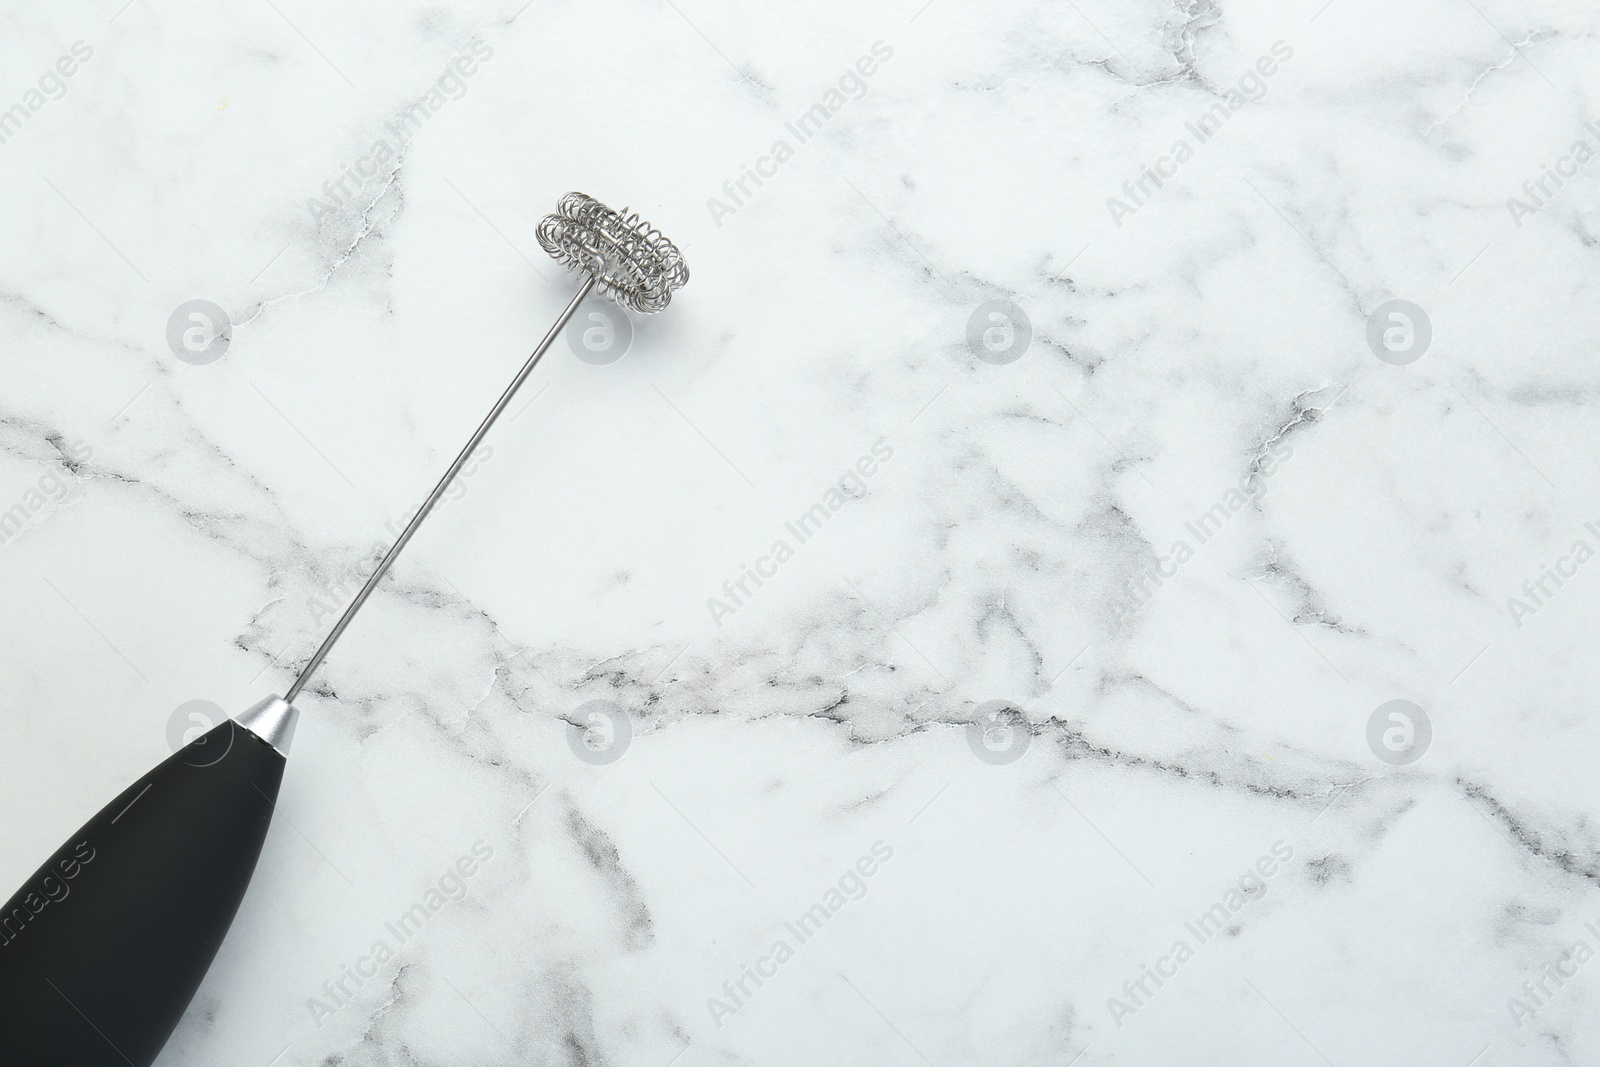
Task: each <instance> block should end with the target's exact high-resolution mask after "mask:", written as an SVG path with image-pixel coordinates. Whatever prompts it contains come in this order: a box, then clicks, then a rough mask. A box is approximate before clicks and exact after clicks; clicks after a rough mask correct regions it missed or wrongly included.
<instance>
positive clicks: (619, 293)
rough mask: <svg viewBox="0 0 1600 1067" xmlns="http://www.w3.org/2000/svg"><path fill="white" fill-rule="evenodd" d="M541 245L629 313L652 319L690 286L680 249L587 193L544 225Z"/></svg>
mask: <svg viewBox="0 0 1600 1067" xmlns="http://www.w3.org/2000/svg"><path fill="white" fill-rule="evenodd" d="M539 244H540V245H541V246H542V247H543V248H544V250H545V251H546V252H548V253H550V255H551V256H553V257H554V258H555V259H556V261H557V262H559V263H564V264H566V266H567V269H568V270H581V271H587V272H588V273H589V274H590V275H591V276H592V277H593V278H594V279H595V283H596V286H597V287H598V288H599V290H600V291H601V292H603V293H605V294H606V295H607V296H609V297H610V298H611V299H613V300H615V301H616V302H617V303H619V304H621V305H622V306H623V307H625V308H627V309H628V310H629V311H637V312H639V313H640V314H644V315H653V314H655V313H656V312H658V311H660V310H661V309H662V308H665V307H666V306H667V305H668V304H669V303H671V302H672V294H673V292H674V291H675V290H677V289H681V288H683V285H684V283H685V282H687V281H688V280H689V266H688V264H686V263H685V262H684V261H683V253H681V252H679V251H678V246H677V245H675V244H673V243H672V242H671V241H669V240H667V239H666V237H665V236H663V235H662V233H661V231H660V230H658V229H656V228H655V227H654V226H652V225H650V223H648V222H646V221H645V220H644V219H641V218H640V217H639V215H638V213H637V212H635V213H632V214H630V213H629V212H628V209H627V208H623V209H622V210H621V211H613V210H611V209H610V208H608V207H606V206H605V205H604V204H602V203H601V202H600V201H598V200H596V199H594V198H593V197H591V196H585V195H584V194H583V193H568V194H567V195H566V196H563V197H562V198H561V202H560V203H558V204H557V205H556V213H555V214H554V215H546V216H545V217H544V219H543V220H542V221H541V222H540V223H539Z"/></svg>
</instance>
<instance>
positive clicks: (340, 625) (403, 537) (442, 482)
mask: <svg viewBox="0 0 1600 1067" xmlns="http://www.w3.org/2000/svg"><path fill="white" fill-rule="evenodd" d="M594 285H595V277H594V275H592V274H591V275H589V276H588V277H587V278H586V279H585V280H584V283H583V284H582V285H581V286H579V287H578V292H577V295H576V296H574V297H573V298H572V302H571V303H570V304H568V305H567V307H566V310H565V311H563V312H562V313H561V316H560V317H559V318H557V319H556V322H555V325H554V326H552V327H550V332H549V333H547V334H545V335H544V340H543V341H540V342H539V347H538V348H535V349H534V350H533V355H531V356H529V357H528V362H526V363H524V364H523V365H522V370H520V371H518V372H517V376H516V377H515V378H513V379H512V380H511V384H510V385H508V386H507V387H506V391H505V392H504V393H502V394H501V395H500V399H499V401H497V402H496V403H495V406H494V407H493V408H492V409H491V410H490V412H489V414H488V415H487V416H486V417H485V418H484V420H483V422H482V423H480V424H479V426H478V429H477V431H476V432H474V433H473V435H472V439H471V440H470V441H468V442H467V447H465V448H463V449H462V450H461V454H460V455H459V456H457V457H456V461H455V462H454V463H452V464H450V469H449V470H447V471H445V472H444V477H443V478H441V479H439V484H438V485H436V486H434V487H433V492H431V493H429V494H428V499H427V500H424V501H423V502H422V507H420V508H418V509H417V514H416V515H415V516H414V517H413V518H412V520H411V522H410V523H409V524H408V525H407V526H406V528H405V529H404V530H402V531H401V532H400V536H399V537H398V538H397V539H396V540H395V543H394V547H393V548H391V549H389V554H388V555H387V556H384V557H383V561H382V562H381V563H379V564H378V569H377V570H375V571H373V572H372V577H370V578H368V579H367V584H366V585H363V586H362V587H361V591H360V592H359V593H357V594H356V598H355V599H354V600H352V601H351V602H350V606H349V607H347V608H345V609H344V614H343V615H341V616H339V621H338V622H336V623H334V626H333V630H332V631H331V632H330V633H329V634H328V636H327V638H326V640H324V641H323V642H322V647H321V648H318V649H317V651H316V653H315V654H314V655H312V657H311V662H309V663H307V664H306V666H305V669H304V670H302V671H301V672H300V677H298V678H296V679H295V682H294V685H292V686H290V687H289V692H288V695H287V696H285V697H284V699H285V700H286V701H288V702H289V703H291V704H292V703H294V698H295V697H297V696H299V695H300V691H301V690H302V689H304V688H305V686H306V682H308V681H309V680H310V679H311V676H312V675H313V674H315V673H316V671H317V668H318V667H320V666H322V661H323V660H324V659H326V658H327V657H328V650H329V649H331V648H333V646H334V644H335V643H336V642H337V641H338V640H339V638H340V637H342V636H343V635H344V632H345V630H346V629H347V628H348V627H349V625H350V620H351V619H353V618H355V616H356V612H358V611H360V610H361V605H363V604H365V603H366V602H367V598H368V597H370V596H371V595H372V591H373V590H374V589H376V588H377V587H378V583H379V582H380V581H382V580H383V576H384V575H385V574H387V573H388V572H389V568H390V567H391V566H393V565H394V561H395V558H396V557H397V556H399V555H400V552H401V550H402V549H404V548H405V547H406V544H407V543H408V542H409V541H410V540H411V536H412V535H413V534H415V533H416V532H417V527H419V526H421V525H422V520H423V519H426V518H427V517H428V515H429V513H430V512H432V511H433V508H434V505H436V504H438V503H439V500H440V498H442V497H443V496H444V493H445V490H446V489H448V488H450V483H451V482H453V481H455V478H456V475H458V474H460V473H461V468H462V467H464V466H466V463H467V460H468V459H469V458H470V457H471V456H472V453H474V452H476V451H477V450H478V446H479V445H480V444H482V443H483V439H484V437H485V436H486V435H487V434H488V433H489V428H490V427H491V426H493V425H494V423H495V420H496V419H498V418H499V417H500V413H501V412H503V411H505V409H506V407H507V405H509V404H510V403H511V398H512V397H513V396H515V395H516V392H517V390H518V389H520V388H521V387H522V383H523V382H525V381H527V380H528V375H530V374H532V373H533V368H534V366H535V365H537V364H538V362H539V358H540V357H541V356H543V355H544V354H545V352H546V351H547V350H548V349H549V348H550V345H551V344H552V343H553V342H554V341H555V339H556V337H557V335H559V334H560V333H561V330H562V328H563V327H565V326H566V325H567V322H568V320H570V319H571V318H572V316H573V315H574V314H575V313H576V312H577V310H578V305H579V304H581V303H583V298H584V297H586V296H588V295H589V291H590V290H592V289H593V288H594Z"/></svg>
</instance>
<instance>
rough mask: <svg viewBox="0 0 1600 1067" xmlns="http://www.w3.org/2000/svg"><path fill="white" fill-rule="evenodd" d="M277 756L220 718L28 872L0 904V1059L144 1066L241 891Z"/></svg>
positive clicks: (271, 791) (66, 1065)
mask: <svg viewBox="0 0 1600 1067" xmlns="http://www.w3.org/2000/svg"><path fill="white" fill-rule="evenodd" d="M284 764H285V760H284V757H283V756H282V755H281V754H279V752H278V751H277V750H276V749H274V748H273V747H272V746H271V745H270V744H268V743H267V742H266V741H263V740H262V739H261V738H259V737H257V736H256V735H255V734H253V733H251V732H250V731H249V730H247V729H245V728H244V727H242V726H240V725H238V724H237V723H235V722H233V721H231V720H230V721H228V722H225V723H223V724H222V725H221V726H218V727H216V728H215V729H213V730H211V731H210V732H208V733H206V734H205V735H203V736H201V737H198V738H196V739H195V740H194V741H193V742H192V743H190V744H189V745H187V746H185V747H184V748H182V749H180V750H179V751H178V752H177V753H175V754H174V755H173V756H172V758H171V759H168V760H167V761H166V762H164V763H162V764H161V765H160V766H158V767H157V768H156V769H155V770H153V771H151V772H150V773H149V774H148V775H146V776H145V777H143V778H141V779H140V780H139V781H137V782H135V783H134V784H133V785H132V786H130V787H129V788H128V789H127V790H126V791H125V792H124V793H123V794H122V795H121V796H119V797H117V799H115V800H113V801H112V802H111V803H110V804H108V805H106V807H105V808H104V810H102V811H101V812H100V814H98V815H96V816H95V817H94V818H92V819H90V820H89V821H88V822H87V823H85V824H84V826H83V828H82V829H81V830H79V831H78V832H77V833H76V834H74V835H73V836H72V837H71V839H69V840H68V841H67V843H66V844H65V845H63V846H62V847H61V849H60V851H58V852H57V853H56V854H55V855H54V856H52V857H50V860H49V862H47V863H46V864H45V865H44V866H43V867H40V868H39V870H38V871H36V872H35V873H34V875H33V877H32V878H30V879H28V881H27V883H26V884H25V885H23V887H22V888H21V889H20V890H18V891H17V895H16V896H14V897H12V898H11V900H10V901H8V902H7V903H6V905H5V908H4V910H3V911H0V1050H3V1052H0V1059H3V1060H4V1062H5V1063H6V1064H7V1065H10V1067H101V1065H104V1067H130V1065H131V1067H149V1064H150V1063H151V1061H152V1060H154V1059H155V1058H156V1056H157V1055H158V1054H159V1053H160V1052H161V1048H162V1046H163V1045H165V1044H166V1043H167V1038H168V1037H170V1036H171V1035H172V1031H173V1029H174V1028H175V1027H176V1026H177V1025H178V1020H179V1019H180V1018H182V1016H183V1012H184V1009H185V1008H187V1007H188V1006H189V1001H190V999H191V998H193V996H194V993H195V990H196V989H198V988H199V986H200V981H201V979H202V978H204V977H205V974H206V969H207V968H208V967H210V966H211V960H212V958H213V957H214V956H215V955H216V954H217V949H218V947H219V946H220V945H221V944H222V938H223V936H224V935H225V934H226V933H227V932H228V926H229V924H231V923H232V922H233V916H234V913H235V912H237V911H238V910H239V902H240V901H241V900H243V899H244V892H245V889H246V887H247V886H248V885H249V884H250V875H251V873H252V872H254V870H255V866H256V860H257V859H258V858H259V857H260V855H261V845H262V842H263V841H265V839H266V836H267V827H268V825H269V824H270V823H271V821H272V811H273V804H274V803H275V802H276V800H277V797H278V787H279V785H280V784H281V783H282V781H283V769H284Z"/></svg>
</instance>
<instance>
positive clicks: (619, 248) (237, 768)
mask: <svg viewBox="0 0 1600 1067" xmlns="http://www.w3.org/2000/svg"><path fill="white" fill-rule="evenodd" d="M538 233H539V244H540V245H541V246H543V248H544V250H545V251H546V252H548V253H550V255H552V256H554V257H555V258H556V260H557V261H559V262H561V263H563V264H564V265H565V266H566V267H567V269H568V270H576V271H578V272H580V273H582V274H584V275H585V277H584V280H583V283H582V284H581V285H580V286H579V287H578V291H577V292H576V293H575V294H574V295H573V297H572V300H571V302H569V303H568V304H567V306H566V308H565V309H564V310H563V311H562V312H561V314H560V315H559V316H558V317H557V318H556V321H555V324H554V325H553V326H551V327H550V331H549V332H548V333H546V334H545V336H544V340H542V341H540V342H539V345H538V347H537V348H535V349H534V350H533V354H532V355H531V356H530V357H529V358H528V361H527V362H526V363H525V364H524V365H523V367H522V370H521V371H519V372H518V373H517V376H516V377H515V378H513V379H512V381H511V384H510V385H509V386H508V387H507V388H506V390H505V392H504V393H503V394H501V396H500V399H499V400H498V401H497V402H496V403H495V405H494V407H493V408H491V409H490V411H489V414H488V416H487V417H485V418H484V420H483V422H482V423H481V424H479V426H478V429H477V430H476V431H475V432H474V433H473V435H472V438H471V439H470V440H469V441H468V442H467V445H466V447H465V448H463V449H462V450H461V454H460V455H458V456H457V457H456V459H455V462H453V463H452V464H451V465H450V468H449V470H447V471H446V472H445V475H444V477H443V478H442V479H440V481H439V484H438V485H436V486H434V489H433V492H431V493H429V494H428V497H427V499H426V500H424V501H423V503H422V506H421V507H420V508H418V509H417V513H416V515H415V516H414V517H413V518H412V520H411V522H410V523H409V524H408V525H407V526H406V528H405V529H404V530H403V531H402V532H401V534H400V536H399V537H398V538H396V540H395V543H394V547H392V548H391V549H389V552H388V554H387V555H386V556H384V557H383V560H382V561H381V562H380V563H379V564H378V566H377V568H376V569H375V570H374V571H373V573H372V576H371V577H370V578H368V579H367V582H366V584H365V585H363V586H362V587H361V590H360V592H358V593H357V594H356V596H355V599H354V600H352V601H351V603H350V606H349V607H348V608H346V609H345V612H344V614H343V615H341V616H340V617H339V621H338V622H337V623H335V624H334V627H333V630H332V631H331V632H330V633H329V634H328V636H327V638H326V639H325V640H324V641H323V642H322V644H321V645H320V646H319V647H318V648H317V650H316V652H315V653H313V654H312V656H311V659H310V661H309V662H308V663H307V664H306V666H305V668H304V669H303V670H302V671H301V672H300V675H299V677H297V678H296V679H295V681H294V684H293V685H291V686H290V687H289V691H288V693H287V694H286V695H285V696H282V697H277V696H273V697H268V698H267V699H266V700H263V701H262V702H261V703H259V704H257V705H256V706H255V707H253V708H251V709H249V710H248V711H245V712H241V713H240V714H238V715H236V716H234V717H233V718H232V719H230V720H228V721H227V722H224V723H222V724H221V725H220V726H217V727H216V728H215V729H212V730H210V731H208V732H207V733H205V734H203V735H202V736H200V737H198V738H196V739H195V740H194V741H192V742H191V743H190V744H188V745H186V746H185V747H183V748H181V749H179V750H178V751H177V752H176V753H174V754H173V755H172V756H171V758H169V759H167V760H166V761H165V762H163V763H161V764H160V765H159V766H157V767H156V768H155V769H154V770H152V771H151V772H150V773H149V774H148V775H146V776H145V777H144V778H141V779H140V780H139V781H137V782H135V783H134V784H133V785H132V786H129V787H128V789H127V790H125V791H124V792H123V793H122V794H121V795H120V796H118V797H117V798H116V799H115V800H113V801H112V802H111V803H110V804H108V805H106V807H105V808H104V809H103V810H102V811H101V812H100V813H99V814H98V815H96V816H95V817H94V818H92V819H90V820H89V821H88V822H87V823H85V824H84V825H83V827H82V828H81V829H79V831H78V832H77V833H76V834H74V835H73V836H72V837H71V838H70V839H69V840H68V841H67V843H66V844H65V845H63V846H62V847H61V848H60V849H59V850H58V851H57V852H56V854H55V855H54V856H52V857H51V858H50V860H49V861H48V862H47V863H45V865H44V866H43V867H40V868H39V870H38V871H36V872H35V873H34V875H33V877H32V878H30V879H29V880H28V881H27V882H26V883H25V884H24V885H23V887H22V888H21V889H20V890H18V891H17V894H16V895H15V896H13V897H12V898H11V900H10V901H8V902H7V903H6V905H5V907H4V910H3V911H0V1059H3V1061H4V1062H5V1063H6V1064H7V1065H9V1067H149V1065H150V1063H151V1061H153V1060H154V1059H155V1058H156V1056H157V1055H159V1054H160V1052H161V1049H162V1047H163V1046H164V1045H165V1044H166V1043H167V1039H168V1038H169V1037H170V1036H171V1035H172V1031H173V1029H174V1028H175V1027H176V1026H177V1025H178V1021H179V1020H180V1019H181V1018H182V1017H183V1012H184V1009H185V1008H187V1007H188V1005H189V1001H190V1000H191V999H193V997H194V993H195V990H196V989H198V988H199V986H200V982H201V980H202V979H203V978H204V977H205V974H206V970H207V969H208V968H209V967H210V966H211V961H212V959H213V958H214V957H215V956H216V953H217V949H218V948H219V947H220V946H221V944H222V939H223V937H224V936H225V935H226V934H227V931H228V927H229V925H231V924H232V922H233V917H234V914H235V913H236V912H237V911H238V909H239V904H240V902H241V901H242V900H243V899H244V894H245V890H246V888H247V887H248V886H249V884H250V877H251V875H252V873H253V872H254V871H255V866H256V861H257V860H258V859H259V858H260V855H261V847H262V844H263V842H264V841H265V840H266V836H267V828H268V826H269V824H270V823H271V821H272V812H273V807H274V803H275V801H276V799H277V796H278V790H279V786H280V785H281V784H282V781H283V770H284V765H285V760H286V757H287V756H288V753H289V745H290V742H291V741H292V740H293V738H294V729H295V723H296V721H297V720H298V717H299V711H298V710H297V709H296V708H295V706H294V701H295V698H296V697H298V696H299V695H300V693H301V692H302V691H303V690H304V689H305V686H306V683H307V682H308V681H309V680H310V678H311V676H312V675H313V674H315V673H316V670H317V668H318V667H320V666H321V665H322V661H323V660H324V659H325V658H327V655H328V652H329V650H330V649H332V648H333V646H334V644H335V643H337V642H338V640H339V638H340V637H341V636H342V635H343V634H344V632H345V630H346V629H347V628H348V627H349V625H350V620H351V619H353V618H354V617H355V614H356V612H358V611H360V610H361V606H362V605H363V604H365V603H366V602H367V598H368V597H370V596H371V595H372V592H373V590H374V589H376V588H377V585H378V583H379V581H381V580H382V579H383V577H384V575H385V574H387V573H388V571H389V568H390V567H391V566H392V565H393V564H394V561H395V559H396V557H398V556H399V555H400V552H401V551H402V550H403V549H404V548H405V547H406V545H407V544H408V543H409V542H410V540H411V538H412V536H413V535H414V534H415V533H416V532H417V528H418V527H419V526H421V525H422V521H423V520H424V519H426V518H427V517H428V515H429V513H430V512H432V511H433V508H434V506H435V505H436V504H438V502H439V500H440V498H441V497H442V496H443V495H444V493H445V491H446V490H447V489H448V488H449V486H450V483H451V482H452V481H454V479H455V477H456V476H457V475H458V474H459V473H460V472H461V468H462V467H463V466H464V465H465V464H466V462H467V460H468V458H469V457H470V456H471V455H472V453H473V452H475V451H476V450H477V448H478V445H479V444H480V443H481V442H482V441H483V438H484V437H485V435H487V434H488V432H489V429H490V427H492V426H493V425H494V423H495V420H496V419H498V418H499V417H500V415H501V413H502V412H504V411H505V409H506V406H507V405H508V404H510V403H511V398H512V397H513V396H514V395H515V394H516V392H517V390H518V389H519V388H520V387H521V385H522V383H523V382H524V381H526V380H527V378H528V376H529V375H530V374H532V373H533V369H534V367H535V366H536V365H537V364H538V362H539V359H540V358H541V357H542V356H543V355H544V354H545V352H546V351H547V350H548V349H549V347H550V345H551V343H552V342H554V340H555V339H556V337H557V335H559V334H560V333H561V330H562V329H563V328H564V327H565V326H566V325H567V322H568V321H569V320H570V319H571V318H572V316H573V315H574V314H575V313H576V312H577V310H578V305H579V304H581V303H582V302H583V299H584V298H585V297H586V296H588V295H589V293H590V292H591V291H593V290H595V289H598V290H600V292H602V293H604V294H605V295H607V296H609V297H611V299H613V300H615V301H616V302H617V303H618V304H621V305H622V306H623V307H625V308H628V309H629V310H632V311H636V312H640V313H642V314H654V313H655V312H658V311H660V310H662V309H663V308H665V307H666V306H667V304H668V303H669V302H670V301H671V299H672V293H673V292H674V291H675V290H677V289H678V288H680V287H682V286H683V284H684V283H685V282H687V281H688V280H689V268H688V267H687V265H686V264H685V263H684V261H683V256H682V254H681V253H680V252H679V251H678V249H677V247H676V246H675V245H673V243H672V242H671V241H669V240H667V239H666V237H665V236H663V235H662V233H661V231H659V230H657V229H655V228H654V227H653V226H651V225H650V224H649V223H648V222H645V221H644V220H643V219H641V218H639V216H638V215H637V214H629V213H628V211H627V209H626V208H624V209H623V210H622V211H621V212H617V211H613V210H611V209H610V208H608V207H606V206H605V205H604V204H601V203H600V202H599V201H597V200H594V199H592V198H590V197H588V196H585V195H584V194H582V193H568V194H567V195H566V196H564V197H562V198H561V200H560V202H559V203H558V204H557V207H556V213H555V214H553V215H547V216H545V218H544V219H543V221H541V222H540V224H539V231H538Z"/></svg>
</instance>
